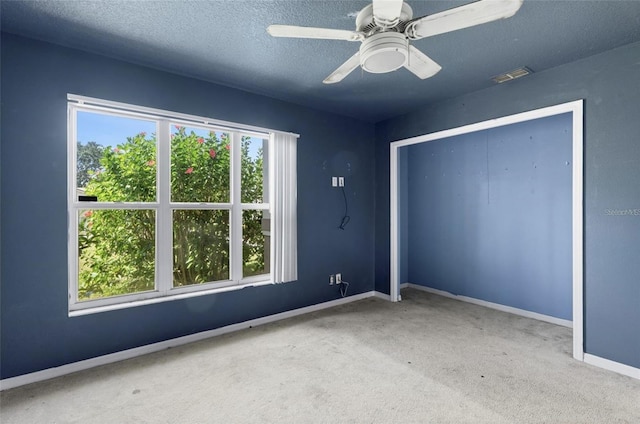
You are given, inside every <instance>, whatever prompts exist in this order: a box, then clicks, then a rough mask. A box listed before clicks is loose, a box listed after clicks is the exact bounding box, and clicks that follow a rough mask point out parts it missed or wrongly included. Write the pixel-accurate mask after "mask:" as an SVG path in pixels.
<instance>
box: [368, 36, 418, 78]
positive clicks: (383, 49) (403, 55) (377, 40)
mask: <svg viewBox="0 0 640 424" xmlns="http://www.w3.org/2000/svg"><path fill="white" fill-rule="evenodd" d="M408 56H409V42H408V40H407V39H406V37H405V36H404V34H400V33H397V32H380V33H378V34H374V35H372V36H370V37H368V38H367V39H365V40H364V41H363V42H362V44H361V45H360V66H361V67H362V69H364V70H365V71H367V72H371V73H374V74H383V73H385V72H391V71H395V70H396V69H398V68H400V67H402V66H404V64H405V63H407V57H408Z"/></svg>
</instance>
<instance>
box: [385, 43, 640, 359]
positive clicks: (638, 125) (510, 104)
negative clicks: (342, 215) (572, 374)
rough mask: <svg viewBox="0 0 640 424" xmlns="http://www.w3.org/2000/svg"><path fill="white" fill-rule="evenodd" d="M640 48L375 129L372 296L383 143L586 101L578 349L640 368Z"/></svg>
mask: <svg viewBox="0 0 640 424" xmlns="http://www.w3.org/2000/svg"><path fill="white" fill-rule="evenodd" d="M639 58H640V43H634V44H629V45H627V46H623V47H620V48H617V49H614V50H610V51H608V52H605V53H602V54H599V55H595V56H592V57H589V58H587V59H583V60H580V61H576V62H573V63H570V64H567V65H563V66H560V67H557V68H553V69H550V70H547V71H544V72H540V73H534V74H532V75H530V76H527V77H526V78H522V79H519V80H516V81H512V82H509V83H506V84H502V85H497V86H494V87H491V88H488V89H486V90H481V91H478V92H475V93H471V94H468V95H465V96H461V97H458V98H454V99H449V100H445V101H442V102H439V103H436V104H432V105H427V106H425V107H424V108H421V109H419V110H416V111H415V112H412V113H410V114H407V115H403V116H400V117H397V118H393V119H389V120H387V121H383V122H379V123H377V124H376V157H375V160H376V196H375V199H376V216H375V222H376V253H375V255H376V256H375V258H376V259H375V260H376V273H375V287H376V290H379V291H382V292H385V293H389V208H388V206H387V205H388V204H389V177H388V176H389V142H391V141H395V140H401V139H404V138H408V137H412V136H417V135H421V134H427V133H432V132H436V131H440V130H443V129H448V128H455V127H459V126H462V125H466V124H470V123H474V122H480V121H485V120H488V119H491V118H498V117H501V116H507V115H512V114H515V113H518V112H524V111H527V110H532V109H537V108H541V107H546V106H551V105H555V104H559V103H564V102H568V101H573V100H577V99H585V120H584V124H585V126H584V131H585V146H584V147H585V159H584V167H585V170H584V178H585V180H584V183H585V188H584V199H585V200H584V206H585V216H584V218H585V224H584V237H585V241H584V243H585V246H584V247H585V257H584V262H585V263H584V272H585V287H584V290H585V305H584V307H585V309H584V312H585V351H586V352H587V353H590V354H593V355H597V356H600V357H602V358H606V359H610V360H613V361H617V362H620V363H623V364H627V365H630V366H633V367H640V330H638V323H639V322H640V247H639V245H638V243H639V240H640V215H618V216H616V215H612V214H610V212H609V211H611V210H628V209H635V208H640V166H639V165H638V164H640V119H639V117H640V59H639Z"/></svg>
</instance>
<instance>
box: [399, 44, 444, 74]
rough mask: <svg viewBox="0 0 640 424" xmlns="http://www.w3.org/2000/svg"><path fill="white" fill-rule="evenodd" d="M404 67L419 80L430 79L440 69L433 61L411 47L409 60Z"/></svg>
mask: <svg viewBox="0 0 640 424" xmlns="http://www.w3.org/2000/svg"><path fill="white" fill-rule="evenodd" d="M404 67H405V68H407V69H408V70H409V71H411V72H413V73H414V74H415V75H416V76H417V77H418V78H420V79H427V78H430V77H432V76H434V75H435V74H437V73H438V72H440V69H442V67H441V66H440V65H438V64H437V63H436V62H434V61H433V59H431V58H430V57H429V56H427V55H426V54H424V53H422V52H421V51H420V50H418V49H416V48H415V47H413V46H409V59H408V60H407V63H406V64H405V65H404Z"/></svg>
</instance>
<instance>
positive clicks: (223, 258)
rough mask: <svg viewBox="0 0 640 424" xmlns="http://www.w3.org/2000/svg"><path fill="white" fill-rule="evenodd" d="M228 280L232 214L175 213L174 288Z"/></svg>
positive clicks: (206, 212) (181, 211)
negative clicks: (230, 219) (230, 217)
mask: <svg viewBox="0 0 640 424" xmlns="http://www.w3.org/2000/svg"><path fill="white" fill-rule="evenodd" d="M228 279H229V211H228V210H176V211H173V286H174V287H179V286H187V285H192V284H202V283H208V282H211V281H221V280H228Z"/></svg>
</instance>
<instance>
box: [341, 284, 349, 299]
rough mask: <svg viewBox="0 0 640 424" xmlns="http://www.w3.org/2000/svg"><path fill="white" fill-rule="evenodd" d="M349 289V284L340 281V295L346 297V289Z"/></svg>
mask: <svg viewBox="0 0 640 424" xmlns="http://www.w3.org/2000/svg"><path fill="white" fill-rule="evenodd" d="M348 288H349V283H348V282H346V281H344V280H342V284H340V295H341V296H342V297H345V296H346V295H347V289H348Z"/></svg>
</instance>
